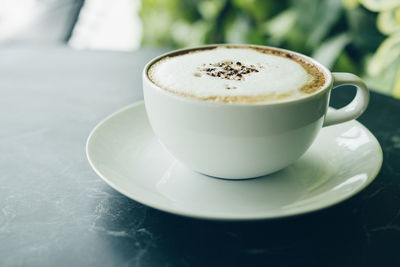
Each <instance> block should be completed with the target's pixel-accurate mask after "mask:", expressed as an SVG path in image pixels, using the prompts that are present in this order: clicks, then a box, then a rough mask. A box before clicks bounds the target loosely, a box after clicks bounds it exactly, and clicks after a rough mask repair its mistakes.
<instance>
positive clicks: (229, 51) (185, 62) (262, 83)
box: [148, 47, 322, 102]
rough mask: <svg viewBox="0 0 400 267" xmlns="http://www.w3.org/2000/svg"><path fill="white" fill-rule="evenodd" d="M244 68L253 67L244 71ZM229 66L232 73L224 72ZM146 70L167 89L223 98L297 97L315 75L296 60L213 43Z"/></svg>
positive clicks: (204, 96)
mask: <svg viewBox="0 0 400 267" xmlns="http://www.w3.org/2000/svg"><path fill="white" fill-rule="evenodd" d="M224 64H227V65H224ZM228 65H229V66H233V67H234V68H235V71H236V75H237V73H238V71H239V74H240V73H242V74H243V75H239V76H235V75H234V74H235V73H234V70H233V69H232V68H231V67H229V68H228V70H224V68H225V67H224V66H228ZM246 68H248V69H250V70H251V69H252V70H253V71H249V72H246ZM229 69H231V74H232V75H228V74H227V72H229ZM243 69H244V70H245V71H244V72H243ZM213 73H214V74H213ZM148 74H149V77H150V79H151V80H152V81H153V82H154V83H155V84H157V85H158V86H160V87H162V88H164V89H166V90H168V91H171V92H175V93H177V94H181V95H186V96H190V97H195V98H200V99H205V100H216V101H223V102H265V101H276V100H281V99H286V98H298V97H302V96H303V95H306V94H307V92H306V91H304V90H302V88H304V87H305V86H306V85H307V84H311V83H312V82H313V79H315V77H314V76H313V75H311V74H310V73H309V71H307V69H306V68H305V67H304V66H303V65H302V64H300V63H299V62H297V61H296V60H293V59H290V58H287V57H284V56H280V55H274V54H272V53H265V52H262V51H258V50H256V49H252V48H250V47H249V48H246V47H240V48H237V47H235V48H229V47H217V48H215V49H209V50H198V51H194V52H191V53H186V54H183V55H178V56H172V57H165V58H163V59H161V60H160V61H158V62H156V63H155V64H153V66H151V68H150V69H149V72H148ZM320 74H321V75H322V73H321V72H320ZM218 76H219V77H218Z"/></svg>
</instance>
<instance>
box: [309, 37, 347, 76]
mask: <svg viewBox="0 0 400 267" xmlns="http://www.w3.org/2000/svg"><path fill="white" fill-rule="evenodd" d="M349 42H350V36H349V34H347V33H342V34H339V35H337V36H334V37H332V38H330V39H328V40H326V41H325V42H323V43H322V45H321V46H320V47H319V48H318V49H317V50H316V51H315V52H314V53H313V55H312V57H313V58H315V59H316V60H317V61H318V62H320V63H321V64H323V65H324V66H325V67H327V68H328V69H331V68H332V67H333V64H335V62H336V60H337V58H338V57H339V55H340V54H341V53H342V51H343V49H344V48H345V46H346V45H347V44H348V43H349Z"/></svg>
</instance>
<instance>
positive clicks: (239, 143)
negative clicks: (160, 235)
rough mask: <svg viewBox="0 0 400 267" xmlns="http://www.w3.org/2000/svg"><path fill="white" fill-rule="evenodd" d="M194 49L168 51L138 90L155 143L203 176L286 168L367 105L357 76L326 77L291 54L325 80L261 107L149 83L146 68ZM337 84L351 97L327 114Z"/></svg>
mask: <svg viewBox="0 0 400 267" xmlns="http://www.w3.org/2000/svg"><path fill="white" fill-rule="evenodd" d="M214 46H215V45H214ZM246 46H248V45H246ZM196 49H198V47H197V48H190V49H182V50H177V51H172V52H170V53H167V54H164V55H162V56H160V57H157V58H155V59H153V60H152V61H150V62H149V63H148V64H147V65H146V66H145V68H144V71H143V91H144V101H145V106H146V111H147V115H148V118H149V121H150V124H151V126H152V128H153V131H154V133H155V135H156V136H157V137H158V139H159V140H160V142H161V143H162V144H163V145H164V146H165V148H166V149H167V150H168V151H169V152H170V153H171V154H172V155H173V156H174V157H175V158H177V159H178V160H179V161H181V162H182V163H184V164H185V165H187V166H188V167H190V168H191V169H192V170H194V171H197V172H200V173H203V174H206V175H210V176H214V177H219V178H227V179H244V178H253V177H258V176H263V175H266V174H270V173H273V172H275V171H278V170H280V169H282V168H285V167H286V166H288V165H290V164H291V163H293V162H294V161H295V160H296V159H298V158H299V157H300V156H301V155H302V154H303V153H304V152H305V151H306V150H307V149H308V148H309V147H310V145H311V144H312V142H313V141H314V139H315V137H316V136H317V134H318V132H319V131H320V129H321V128H322V127H326V126H329V125H333V124H338V123H342V122H345V121H349V120H352V119H355V118H357V117H358V116H360V115H361V114H362V113H363V112H364V110H365V109H366V107H367V105H368V101H369V92H368V88H367V86H366V85H365V83H364V82H363V81H362V80H361V79H360V78H359V77H357V76H355V75H353V74H350V73H331V72H330V71H329V70H328V69H326V68H325V67H324V66H322V65H321V64H320V63H318V62H316V61H315V60H313V59H311V58H309V57H307V56H304V55H301V54H299V53H295V52H292V51H289V53H292V54H296V55H298V56H301V57H303V58H305V59H306V60H307V61H308V62H311V63H312V64H315V65H317V66H318V67H319V68H320V69H321V70H323V71H324V73H325V74H326V78H327V79H326V83H325V85H324V86H323V88H321V89H320V90H318V91H317V92H315V93H313V94H311V95H309V96H307V97H303V98H299V99H294V100H287V101H282V102H277V103H273V102H272V103H261V104H260V103H257V104H235V103H233V104H231V103H222V102H211V101H204V100H198V99H195V98H190V97H186V96H181V95H178V94H174V93H171V92H168V91H166V90H164V89H162V88H160V87H159V86H157V85H156V84H154V83H153V82H152V81H151V80H150V79H149V77H148V70H149V67H150V66H151V65H152V64H153V63H155V62H156V61H158V60H160V59H161V58H163V57H166V56H168V55H171V54H173V53H177V52H178V53H180V52H184V51H188V50H196ZM273 49H276V50H283V51H287V50H284V49H278V48H273ZM340 85H353V86H355V87H356V88H357V93H356V96H355V97H354V99H353V100H352V101H351V102H350V103H349V104H348V105H347V106H345V107H343V108H341V109H338V110H333V109H329V110H328V104H329V97H330V93H331V89H332V88H337V87H339V86H340Z"/></svg>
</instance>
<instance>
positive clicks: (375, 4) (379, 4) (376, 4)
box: [360, 0, 400, 12]
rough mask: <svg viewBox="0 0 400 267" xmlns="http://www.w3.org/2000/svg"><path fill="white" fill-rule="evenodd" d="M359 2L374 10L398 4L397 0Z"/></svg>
mask: <svg viewBox="0 0 400 267" xmlns="http://www.w3.org/2000/svg"><path fill="white" fill-rule="evenodd" d="M360 3H361V4H362V5H363V6H365V8H367V9H369V10H371V11H375V12H379V11H385V10H389V9H392V8H395V7H398V6H400V1H399V0H360Z"/></svg>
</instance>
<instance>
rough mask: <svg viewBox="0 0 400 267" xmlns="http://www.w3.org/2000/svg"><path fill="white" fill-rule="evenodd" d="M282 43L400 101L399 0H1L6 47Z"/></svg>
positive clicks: (0, 38)
mask: <svg viewBox="0 0 400 267" xmlns="http://www.w3.org/2000/svg"><path fill="white" fill-rule="evenodd" d="M209 43H249V44H261V45H269V46H278V47H282V48H287V49H290V50H294V51H298V52H301V53H304V54H306V55H309V56H311V57H313V58H315V59H317V60H318V61H320V62H321V63H322V64H324V65H325V66H327V67H328V68H330V69H331V70H333V71H346V72H352V73H355V74H357V75H360V76H361V77H363V78H364V79H366V81H367V83H368V85H369V86H370V87H371V89H373V90H376V91H379V92H382V93H384V94H388V95H391V96H393V97H395V98H400V0H114V1H107V0H86V1H85V0H0V49H1V47H2V46H10V45H21V44H23V45H26V44H29V45H41V46H43V45H68V46H71V47H72V48H74V49H96V50H116V51H132V50H136V49H139V48H141V47H157V48H162V49H164V50H165V49H174V48H180V47H188V46H197V45H201V44H209Z"/></svg>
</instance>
